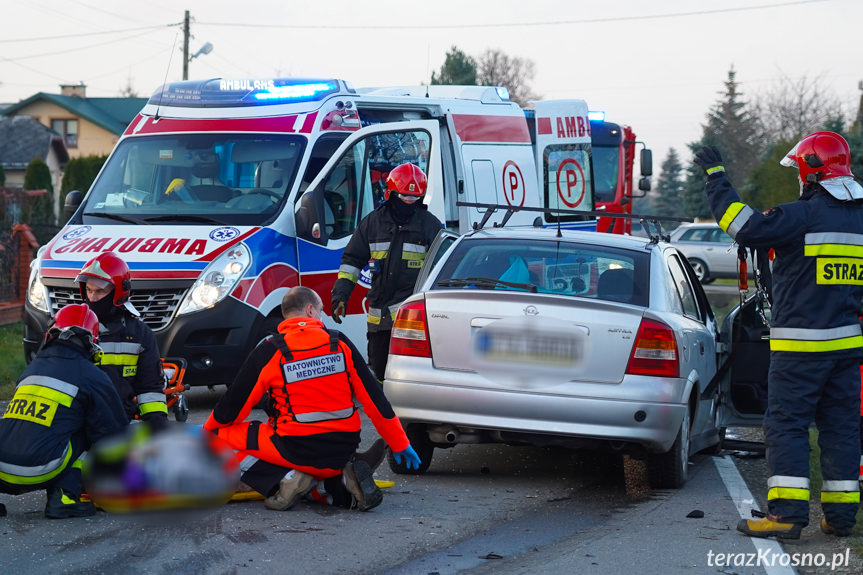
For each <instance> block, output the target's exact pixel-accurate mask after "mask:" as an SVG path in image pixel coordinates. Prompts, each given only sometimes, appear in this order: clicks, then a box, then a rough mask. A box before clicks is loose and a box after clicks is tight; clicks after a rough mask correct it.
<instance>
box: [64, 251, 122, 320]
mask: <svg viewBox="0 0 863 575" xmlns="http://www.w3.org/2000/svg"><path fill="white" fill-rule="evenodd" d="M90 278H97V279H100V280H104V281H107V282H109V283H110V284H111V285H113V286H114V306H116V307H120V306H122V305H123V304H125V303H126V302H127V301H129V297H130V296H131V294H132V274H131V272H130V271H129V266H128V264H126V262H124V261H123V260H122V259H120V257H119V256H117V255H116V254H115V253H114V252H103V253H101V254H99V255H98V256H96V257H95V258H93V259H91V260H90V261H88V262H87V263H86V264H84V267H83V268H81V271H80V272H78V275H77V276H76V277H75V282H77V283H78V287H79V288H80V290H81V298H82V299H83V300H84V301H87V292H86V286H87V280H88V279H90Z"/></svg>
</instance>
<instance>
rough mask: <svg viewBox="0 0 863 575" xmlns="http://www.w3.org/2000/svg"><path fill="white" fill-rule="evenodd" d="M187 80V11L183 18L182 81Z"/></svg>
mask: <svg viewBox="0 0 863 575" xmlns="http://www.w3.org/2000/svg"><path fill="white" fill-rule="evenodd" d="M188 79H189V11H188V10H186V16H185V17H184V18H183V80H188Z"/></svg>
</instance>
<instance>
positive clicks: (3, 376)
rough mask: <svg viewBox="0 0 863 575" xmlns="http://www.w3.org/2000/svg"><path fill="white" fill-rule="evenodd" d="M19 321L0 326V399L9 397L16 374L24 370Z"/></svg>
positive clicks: (21, 329)
mask: <svg viewBox="0 0 863 575" xmlns="http://www.w3.org/2000/svg"><path fill="white" fill-rule="evenodd" d="M23 333H24V324H23V323H21V322H18V323H12V324H9V325H4V326H0V399H10V398H11V397H12V392H13V390H14V389H15V382H16V381H17V380H18V376H19V375H21V372H22V371H24V366H25V365H27V362H25V361H24V345H23V344H22V343H21V337H22V334H23Z"/></svg>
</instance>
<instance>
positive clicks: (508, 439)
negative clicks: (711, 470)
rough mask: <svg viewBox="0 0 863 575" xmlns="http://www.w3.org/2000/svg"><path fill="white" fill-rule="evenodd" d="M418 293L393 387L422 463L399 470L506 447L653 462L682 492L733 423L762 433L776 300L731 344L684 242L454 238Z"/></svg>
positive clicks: (664, 481)
mask: <svg viewBox="0 0 863 575" xmlns="http://www.w3.org/2000/svg"><path fill="white" fill-rule="evenodd" d="M559 234H560V235H559ZM417 286H418V287H417V291H416V293H415V294H414V295H412V296H411V297H410V298H408V299H407V300H406V301H405V302H404V303H403V304H402V306H401V307H400V309H399V311H398V315H397V318H396V322H395V326H394V329H393V334H392V340H391V344H390V358H389V363H388V365H387V371H386V378H385V381H384V389H385V391H386V394H387V397H388V398H389V400H390V402H391V403H392V405H393V407H394V408H395V411H396V413H397V414H398V416H399V418H400V419H401V422H402V424H403V425H404V426H405V428H406V431H407V433H408V436H409V437H410V439H411V443H412V445H413V446H414V448H415V449H416V451H417V453H418V454H419V455H420V459H421V461H422V465H421V466H420V469H419V470H410V469H407V468H405V467H404V465H403V464H402V465H399V464H397V463H396V462H395V460H394V459H393V458H392V456H390V459H389V463H390V466H391V468H392V469H393V471H395V472H397V473H423V472H425V471H426V470H427V469H428V467H429V465H430V463H431V460H432V457H433V454H434V450H435V449H436V448H448V447H453V446H455V445H457V444H459V443H488V442H501V443H509V444H529V445H538V446H565V447H571V448H586V449H602V450H607V451H613V452H619V453H628V454H632V455H634V456H636V457H643V458H646V459H647V464H648V471H649V476H650V480H651V483H652V484H653V485H654V486H655V487H679V486H681V485H683V483H684V482H685V481H686V479H687V459H688V458H689V455H690V454H692V453H695V452H697V451H701V450H705V449H718V448H719V446H720V441H721V438H722V435H723V434H724V428H725V426H727V425H760V423H761V415H762V414H763V409H764V406H765V397H766V389H765V385H766V384H765V381H766V373H767V371H766V370H767V363H766V362H767V361H768V351H767V346H768V345H769V342H767V341H766V339H765V338H764V333H765V332H766V330H767V329H768V328H767V327H766V324H765V322H764V320H763V318H764V314H763V313H762V312H760V311H759V310H760V308H759V302H760V299H761V298H760V297H754V296H753V297H751V298H750V300H749V301H748V302H747V306H744V307H743V308H742V309H741V310H735V311H733V312H732V313H731V314H729V316H728V322H727V325H726V327H725V333H721V331H720V328H719V326H718V325H717V322H716V319H715V318H714V315H713V312H712V311H711V308H710V304H709V303H708V301H707V297H706V296H705V293H704V291H703V289H702V288H701V285H700V283H699V282H698V279H697V278H696V277H695V274H694V273H693V271H692V269H691V268H690V267H689V266H688V265H687V263H686V258H685V257H684V256H683V255H682V254H681V253H680V252H679V251H678V250H677V249H676V248H675V247H673V246H671V245H669V244H666V243H662V242H659V241H655V240H648V239H645V238H638V237H629V236H618V235H612V234H600V233H592V232H575V231H566V230H564V231H563V232H558V231H557V230H553V229H519V228H513V229H507V228H498V229H489V230H480V231H475V232H471V233H469V234H466V235H464V236H461V237H455V236H453V235H451V234H448V233H447V232H442V233H441V235H439V236H438V238H437V240H436V241H435V243H434V244H433V245H432V247H431V249H430V252H429V254H428V255H427V257H426V264H425V266H424V268H423V271H422V273H421V276H420V278H419V280H418V284H417ZM747 310H749V311H747ZM756 311H758V313H756ZM735 322H736V323H737V325H738V327H736V328H734V329H735V331H733V334H734V335H735V336H736V337H737V339H738V340H739V341H738V342H735V345H736V344H737V343H742V344H744V345H743V348H745V351H746V353H743V354H741V355H739V356H738V355H736V354H731V353H730V352H731V335H732V326H733V325H734V323H735ZM741 322H747V326H746V329H742V328H741V327H740V324H741ZM747 345H748V346H749V347H748V348H746V346H747ZM717 374H719V375H717ZM732 384H733V385H732ZM735 386H737V387H735Z"/></svg>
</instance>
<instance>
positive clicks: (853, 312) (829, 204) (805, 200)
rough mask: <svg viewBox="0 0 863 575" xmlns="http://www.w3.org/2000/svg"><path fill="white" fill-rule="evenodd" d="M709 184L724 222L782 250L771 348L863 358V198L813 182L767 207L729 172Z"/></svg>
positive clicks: (742, 236)
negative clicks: (758, 205) (743, 197)
mask: <svg viewBox="0 0 863 575" xmlns="http://www.w3.org/2000/svg"><path fill="white" fill-rule="evenodd" d="M705 190H706V192H707V196H708V200H709V202H710V208H711V210H712V211H713V214H714V216H715V217H716V219H717V221H718V222H719V227H720V228H722V229H723V230H725V231H727V232H728V234H729V235H730V236H731V237H732V238H734V239H735V240H736V241H737V242H738V243H740V244H741V245H744V246H747V247H750V248H763V249H771V248H772V249H773V250H774V252H775V255H776V257H775V259H774V261H773V276H774V282H773V308H772V317H771V320H770V325H771V330H770V349H771V351H772V352H774V353H780V354H784V353H793V354H796V355H798V356H800V355H801V354H803V355H811V354H818V357H819V358H827V357H830V356H832V355H835V356H836V357H849V354H850V357H863V334H861V329H860V323H859V320H858V317H859V315H860V303H861V297H863V208H861V206H860V204H858V203H856V202H842V201H839V200H837V199H836V198H834V197H833V196H831V195H830V194H829V193H827V192H826V191H825V190H823V189H822V188H821V186H819V185H817V184H813V185H811V186H809V187H808V188H807V191H806V192H805V193H804V195H803V196H802V197H801V199H799V200H797V201H795V202H790V203H787V204H782V205H779V206H777V207H775V208H773V209H771V210H770V211H768V212H767V213H766V214H763V213H761V212H759V211H757V210H754V209H752V208H751V207H750V206H747V205H746V204H744V203H742V202H741V201H740V197H739V195H738V194H737V192H736V190H734V188H733V187H732V186H731V182H730V181H729V180H728V178H727V177H726V176H725V175H724V173H719V174H714V175H713V176H711V177H709V178H708V181H707V185H706V188H705ZM813 357H814V356H813Z"/></svg>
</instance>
